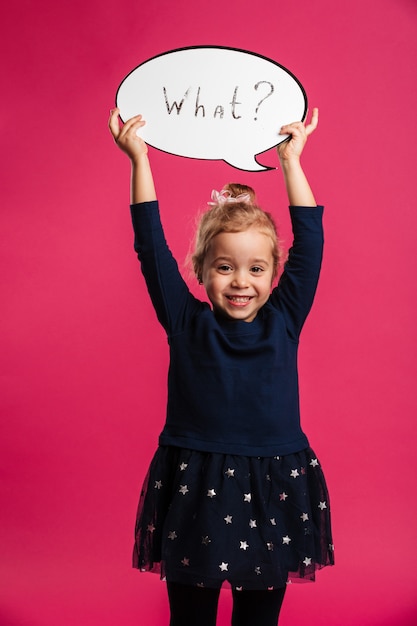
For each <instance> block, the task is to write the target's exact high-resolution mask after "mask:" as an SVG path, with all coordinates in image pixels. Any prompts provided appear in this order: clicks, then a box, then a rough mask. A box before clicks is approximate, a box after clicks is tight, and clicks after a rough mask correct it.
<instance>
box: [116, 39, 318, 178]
mask: <svg viewBox="0 0 417 626" xmlns="http://www.w3.org/2000/svg"><path fill="white" fill-rule="evenodd" d="M116 105H117V106H118V107H119V109H120V117H121V119H122V121H126V120H128V119H129V118H131V117H133V116H134V115H138V114H142V115H143V118H144V119H145V120H146V126H144V127H143V128H141V129H140V135H141V137H143V139H144V140H145V141H146V143H148V144H149V145H151V146H153V147H155V148H158V149H160V150H163V151H164V152H169V153H171V154H175V155H179V156H183V157H190V158H195V159H208V160H223V161H226V162H227V163H229V164H230V165H232V166H233V167H236V168H238V169H241V170H246V171H252V172H256V171H264V170H269V169H272V168H270V167H265V166H263V165H261V164H260V163H258V161H257V160H256V155H259V154H260V153H262V152H265V151H266V150H269V149H270V148H273V147H274V146H277V145H278V144H279V143H281V142H282V141H285V139H286V138H287V137H288V136H286V135H279V129H280V128H281V126H283V125H284V124H289V123H291V122H295V121H303V120H304V119H305V116H306V114H307V97H306V94H305V91H304V89H303V87H302V85H301V83H300V82H299V81H298V80H297V78H296V77H295V76H294V75H293V74H292V73H291V72H290V71H289V70H287V69H286V68H285V67H283V66H282V65H280V64H278V63H276V62H275V61H273V60H271V59H268V58H266V57H264V56H261V55H259V54H256V53H253V52H248V51H246V50H239V49H237V48H226V47H218V46H194V47H189V48H180V49H177V50H171V51H169V52H165V53H163V54H160V55H158V56H156V57H153V58H151V59H149V60H147V61H145V62H144V63H141V64H140V65H138V67H136V68H135V69H134V70H132V71H131V72H130V73H129V74H128V75H127V76H126V77H125V78H124V79H123V81H122V82H121V84H120V86H119V88H118V90H117V94H116Z"/></svg>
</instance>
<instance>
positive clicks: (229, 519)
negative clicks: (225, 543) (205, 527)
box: [224, 515, 233, 524]
mask: <svg viewBox="0 0 417 626" xmlns="http://www.w3.org/2000/svg"><path fill="white" fill-rule="evenodd" d="M232 517H233V516H232V515H226V517H225V518H224V521H225V522H226V524H231V523H232Z"/></svg>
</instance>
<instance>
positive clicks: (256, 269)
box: [251, 265, 264, 274]
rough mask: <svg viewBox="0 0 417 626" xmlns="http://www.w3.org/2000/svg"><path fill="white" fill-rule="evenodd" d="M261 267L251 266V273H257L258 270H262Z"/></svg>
mask: <svg viewBox="0 0 417 626" xmlns="http://www.w3.org/2000/svg"><path fill="white" fill-rule="evenodd" d="M263 271H264V270H263V267H259V266H258V265H255V267H251V272H252V273H253V274H259V273H260V272H263Z"/></svg>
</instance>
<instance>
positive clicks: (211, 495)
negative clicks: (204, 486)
mask: <svg viewBox="0 0 417 626" xmlns="http://www.w3.org/2000/svg"><path fill="white" fill-rule="evenodd" d="M215 495H216V492H215V491H214V489H209V490H208V491H207V496H208V497H209V498H214V496H215Z"/></svg>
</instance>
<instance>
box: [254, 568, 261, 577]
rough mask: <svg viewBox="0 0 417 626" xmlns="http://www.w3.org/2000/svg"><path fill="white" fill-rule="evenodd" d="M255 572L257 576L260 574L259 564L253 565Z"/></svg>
mask: <svg viewBox="0 0 417 626" xmlns="http://www.w3.org/2000/svg"><path fill="white" fill-rule="evenodd" d="M255 574H256V575H257V576H259V574H261V568H260V567H259V566H258V567H255Z"/></svg>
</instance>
